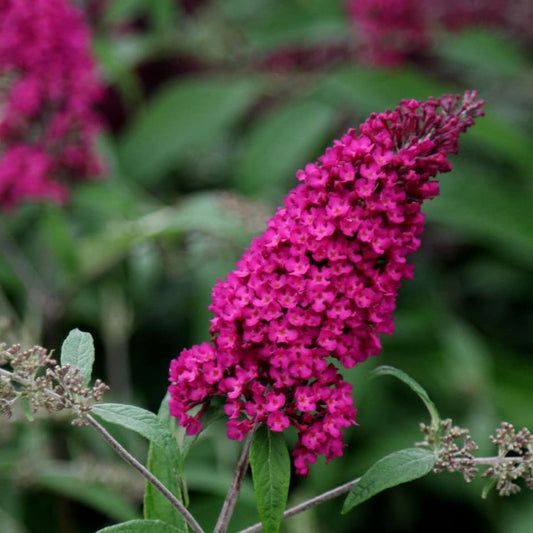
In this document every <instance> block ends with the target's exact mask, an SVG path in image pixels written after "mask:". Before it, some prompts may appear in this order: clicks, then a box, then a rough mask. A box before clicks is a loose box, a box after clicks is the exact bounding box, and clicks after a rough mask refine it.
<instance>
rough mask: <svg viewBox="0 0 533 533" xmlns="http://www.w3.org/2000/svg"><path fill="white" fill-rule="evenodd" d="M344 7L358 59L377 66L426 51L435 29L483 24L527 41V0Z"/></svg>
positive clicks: (532, 10)
mask: <svg viewBox="0 0 533 533" xmlns="http://www.w3.org/2000/svg"><path fill="white" fill-rule="evenodd" d="M346 5H347V11H348V16H349V18H350V20H351V22H352V23H353V25H354V27H355V29H356V31H357V38H358V41H359V44H360V50H359V53H360V56H361V58H362V59H363V60H365V61H367V62H369V63H372V64H377V65H398V64H402V63H403V62H404V61H405V60H406V59H407V58H408V57H409V56H411V55H412V54H417V53H419V52H420V51H422V50H426V49H428V48H429V47H430V46H431V45H432V42H433V40H434V36H435V30H439V29H445V30H448V31H458V30H461V29H463V28H467V27H470V26H488V27H495V28H499V29H500V28H501V29H505V30H506V31H508V32H510V33H511V34H513V35H515V36H517V37H518V38H519V39H523V40H526V41H531V26H532V25H533V3H532V2H531V0H514V1H513V2H507V1H503V0H470V1H464V0H435V1H432V2H420V1H419V0H347V4H346Z"/></svg>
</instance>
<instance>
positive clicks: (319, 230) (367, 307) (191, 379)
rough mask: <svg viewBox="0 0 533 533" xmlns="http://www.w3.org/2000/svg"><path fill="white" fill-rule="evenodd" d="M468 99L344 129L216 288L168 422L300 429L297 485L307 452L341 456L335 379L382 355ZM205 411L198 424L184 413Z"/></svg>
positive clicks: (342, 419) (236, 432)
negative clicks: (207, 338)
mask: <svg viewBox="0 0 533 533" xmlns="http://www.w3.org/2000/svg"><path fill="white" fill-rule="evenodd" d="M481 105H482V102H480V101H478V100H476V93H475V92H472V93H465V95H464V98H463V100H462V101H461V100H460V98H459V97H458V96H444V97H442V98H440V99H433V98H432V99H429V100H428V101H426V102H417V101H415V100H409V101H403V102H401V104H400V105H399V107H397V108H396V109H395V110H394V111H387V112H384V113H380V114H373V115H371V116H370V117H369V118H368V119H367V120H366V122H364V123H363V124H362V125H361V126H360V128H359V132H358V133H357V132H356V131H355V130H353V129H352V130H349V131H348V132H347V133H346V134H345V135H343V136H342V137H341V138H340V139H339V140H337V141H335V142H334V144H333V146H332V147H330V148H328V149H327V150H326V152H325V154H324V155H322V156H321V157H320V158H319V159H318V161H317V162H316V163H311V164H308V165H307V166H306V167H305V169H304V170H299V171H298V172H297V178H298V179H299V180H300V181H301V182H302V183H301V184H300V185H298V186H297V187H296V188H295V189H293V190H292V191H291V192H290V193H289V195H288V196H287V198H286V199H285V205H284V207H281V208H279V209H278V211H277V212H276V214H275V215H274V217H273V218H272V219H271V220H270V221H269V222H268V227H267V229H266V231H265V233H264V234H263V235H262V236H261V237H258V238H257V239H255V240H254V241H253V242H252V244H251V247H250V249H249V250H247V251H246V252H245V253H244V255H243V257H242V258H241V260H240V261H239V262H238V264H237V268H236V270H234V271H233V272H231V273H230V274H229V275H228V276H227V278H226V280H225V281H220V282H219V283H218V284H217V285H216V286H215V287H214V289H213V298H212V304H211V306H210V310H211V311H212V312H213V313H214V318H213V319H212V321H211V335H212V342H213V344H212V345H211V344H208V343H204V344H201V345H199V346H193V347H192V348H191V349H186V350H183V351H182V353H181V354H180V356H179V357H178V358H176V359H174V360H173V361H172V362H171V366H170V381H171V383H172V384H171V385H170V387H169V392H170V397H171V399H170V412H171V414H172V415H173V416H175V417H177V418H178V420H179V423H180V424H181V425H182V426H185V427H186V428H187V432H188V433H189V434H195V433H197V432H199V431H200V429H201V421H200V419H201V416H202V414H203V413H204V411H205V408H206V407H207V405H208V404H209V403H210V401H211V400H212V399H213V398H215V397H222V398H223V399H224V410H225V412H226V414H227V415H228V417H229V421H228V423H227V433H228V437H229V438H232V439H237V440H240V439H242V438H243V437H244V435H245V434H246V433H247V432H249V431H250V429H251V428H252V426H253V425H254V424H256V423H261V422H266V424H267V425H268V427H269V428H270V429H271V430H272V431H283V430H284V429H286V428H287V427H289V426H290V425H292V426H294V427H295V428H296V429H297V431H298V440H297V443H296V447H295V449H294V451H293V455H294V464H295V467H296V471H297V473H298V474H301V475H305V474H306V473H307V472H308V468H309V465H310V464H313V463H314V462H315V460H316V457H317V455H319V454H325V456H326V459H327V460H330V459H332V458H334V457H338V456H340V455H342V449H343V443H342V437H343V429H345V428H347V427H348V426H350V425H351V424H354V423H355V421H354V419H355V414H356V411H355V408H354V406H353V400H352V387H351V385H350V384H349V383H346V382H345V381H344V380H343V378H342V375H341V374H340V372H339V370H338V366H339V364H340V365H342V366H343V367H346V368H350V367H353V366H354V365H355V364H357V363H359V362H361V361H364V360H365V359H366V358H367V357H369V356H370V355H375V354H377V353H378V352H379V351H380V347H381V345H380V339H379V334H382V333H387V334H390V333H392V331H393V320H392V313H393V311H394V308H395V300H396V296H397V293H398V289H399V287H400V282H401V280H402V279H408V278H411V277H412V275H413V266H412V265H410V264H408V263H407V262H406V255H407V254H410V253H413V252H415V251H416V250H417V248H418V247H419V245H420V240H419V238H418V236H419V234H420V233H421V232H422V229H423V225H424V215H423V213H422V212H421V204H422V201H423V200H425V199H428V198H433V197H434V196H435V195H437V194H438V185H437V183H436V182H435V181H432V180H431V178H433V177H434V176H435V175H436V174H437V173H438V172H447V171H449V170H450V169H451V165H450V163H449V161H448V159H447V155H448V154H450V153H455V152H457V149H458V147H457V140H458V136H459V133H460V132H463V131H465V130H466V129H467V128H468V127H469V126H470V125H472V124H473V118H474V117H477V116H480V115H481V114H482V111H481V110H480V107H481ZM199 405H201V406H202V407H201V408H200V409H199V410H198V411H197V412H196V413H194V414H190V413H189V411H190V410H191V409H192V408H194V407H197V406H199Z"/></svg>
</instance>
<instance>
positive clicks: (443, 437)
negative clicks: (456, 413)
mask: <svg viewBox="0 0 533 533" xmlns="http://www.w3.org/2000/svg"><path fill="white" fill-rule="evenodd" d="M420 429H421V431H422V433H424V435H425V437H426V440H425V442H426V443H428V444H429V445H431V446H433V447H436V448H437V449H438V453H437V461H436V462H435V467H434V469H433V471H434V472H435V473H438V472H442V471H444V470H447V471H448V472H460V473H461V474H463V477H464V479H465V481H466V482H467V483H470V481H472V479H474V477H475V476H476V474H477V471H478V469H477V466H476V463H475V459H474V455H473V454H472V452H475V451H476V450H478V449H479V447H478V445H477V444H476V443H475V442H474V441H473V440H472V437H471V436H470V430H468V429H466V428H461V427H459V426H454V425H453V424H452V421H451V419H450V418H446V419H445V420H441V421H440V424H439V429H438V430H437V431H435V430H434V429H433V427H432V426H426V425H425V424H420Z"/></svg>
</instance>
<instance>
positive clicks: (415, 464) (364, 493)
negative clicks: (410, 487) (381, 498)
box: [342, 448, 435, 513]
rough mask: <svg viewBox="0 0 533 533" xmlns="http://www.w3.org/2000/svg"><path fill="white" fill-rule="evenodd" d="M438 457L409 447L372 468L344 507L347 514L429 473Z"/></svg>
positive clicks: (349, 495) (365, 474) (392, 454)
mask: <svg viewBox="0 0 533 533" xmlns="http://www.w3.org/2000/svg"><path fill="white" fill-rule="evenodd" d="M434 465H435V454H434V453H433V452H431V451H429V450H423V449H421V448H407V449H405V450H400V451H398V452H394V453H391V454H390V455H387V456H386V457H384V458H383V459H380V460H379V461H378V462H377V463H375V464H374V465H372V466H371V467H370V468H369V469H368V470H367V471H366V472H365V473H364V474H363V475H362V476H361V479H360V480H359V482H358V483H357V484H356V485H355V487H354V488H353V489H352V490H351V491H350V493H349V494H348V496H347V497H346V500H345V501H344V505H343V508H342V512H343V513H347V512H348V511H350V510H351V509H353V508H354V507H355V506H356V505H359V504H360V503H363V502H364V501H366V500H368V499H369V498H372V496H375V495H376V494H378V493H379V492H381V491H383V490H385V489H389V488H391V487H395V486H396V485H400V484H401V483H407V482H408V481H413V480H414V479H418V478H420V477H423V476H425V475H426V474H429V472H431V470H432V469H433V466H434Z"/></svg>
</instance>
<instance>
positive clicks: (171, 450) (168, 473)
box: [143, 394, 187, 533]
mask: <svg viewBox="0 0 533 533" xmlns="http://www.w3.org/2000/svg"><path fill="white" fill-rule="evenodd" d="M157 416H158V419H159V422H160V424H161V425H162V426H164V427H166V428H167V430H168V432H169V433H170V438H168V439H166V441H165V445H164V446H157V445H156V444H154V442H151V443H150V448H149V449H148V465H147V466H148V469H149V470H150V472H151V473H152V474H154V476H156V477H157V478H158V479H159V481H161V482H162V483H163V484H164V485H165V486H166V487H167V488H168V489H169V490H170V491H171V492H172V493H173V494H174V495H175V496H176V497H177V498H179V500H180V501H183V499H182V490H181V485H180V482H181V480H182V478H183V473H182V458H181V453H180V450H179V448H178V444H177V442H176V439H175V438H174V437H173V435H174V431H175V420H176V419H175V418H173V417H171V416H170V412H169V408H168V394H167V396H165V398H164V399H163V401H162V402H161V407H160V408H159V413H158V415H157ZM143 509H144V518H146V519H150V518H153V519H156V518H157V519H160V520H163V521H164V522H166V523H168V524H172V525H173V526H176V528H177V530H178V531H180V532H183V533H186V532H187V525H186V523H185V520H184V518H183V517H182V516H181V515H180V514H179V513H178V512H177V511H176V509H175V508H174V507H173V506H172V505H171V504H170V502H169V501H168V500H167V499H166V498H165V497H164V496H163V495H162V494H161V493H160V492H159V491H158V490H157V489H156V488H155V487H154V486H153V485H152V484H151V483H146V487H145V491H144V507H143Z"/></svg>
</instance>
